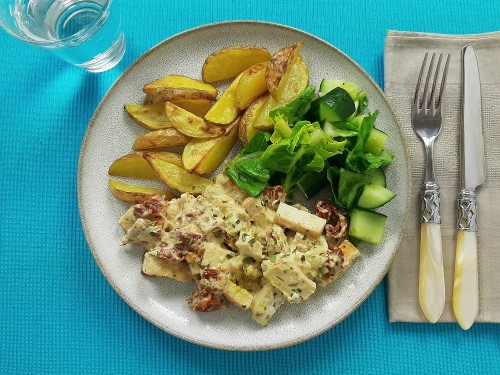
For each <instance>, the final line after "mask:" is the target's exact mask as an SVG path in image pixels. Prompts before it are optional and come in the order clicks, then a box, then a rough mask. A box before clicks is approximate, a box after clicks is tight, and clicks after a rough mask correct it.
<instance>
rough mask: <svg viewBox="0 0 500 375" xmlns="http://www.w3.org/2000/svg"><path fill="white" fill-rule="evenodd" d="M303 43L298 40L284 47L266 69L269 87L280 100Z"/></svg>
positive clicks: (272, 93)
mask: <svg viewBox="0 0 500 375" xmlns="http://www.w3.org/2000/svg"><path fill="white" fill-rule="evenodd" d="M302 45H303V43H302V42H296V43H294V44H292V45H291V46H287V47H283V48H281V49H280V50H279V51H278V52H276V53H275V54H274V55H273V57H272V58H271V61H269V65H268V66H267V69H266V83H267V89H268V90H269V92H270V93H271V95H272V97H273V98H274V99H276V100H278V101H279V100H280V99H281V96H282V92H283V90H284V88H285V85H286V81H287V79H288V77H289V76H290V68H291V66H292V65H293V63H294V62H295V61H296V60H297V56H298V55H299V53H300V49H301V48H302Z"/></svg>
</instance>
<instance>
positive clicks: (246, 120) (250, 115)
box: [238, 94, 269, 146]
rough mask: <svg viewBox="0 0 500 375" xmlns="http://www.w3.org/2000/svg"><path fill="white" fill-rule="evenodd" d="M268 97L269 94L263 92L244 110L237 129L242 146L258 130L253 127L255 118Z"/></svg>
mask: <svg viewBox="0 0 500 375" xmlns="http://www.w3.org/2000/svg"><path fill="white" fill-rule="evenodd" d="M268 97H269V94H265V95H262V96H261V97H260V98H258V99H257V100H255V101H254V102H253V103H252V104H250V106H249V107H248V108H247V109H246V110H245V113H244V114H243V116H242V117H241V120H240V126H239V131H238V140H239V142H240V144H241V145H242V146H244V145H246V144H247V143H248V141H249V140H250V139H252V138H253V136H254V135H255V133H257V132H258V131H259V129H257V128H256V127H255V120H256V119H257V118H258V117H259V115H260V112H261V111H262V108H263V107H264V105H265V104H266V103H267V98H268Z"/></svg>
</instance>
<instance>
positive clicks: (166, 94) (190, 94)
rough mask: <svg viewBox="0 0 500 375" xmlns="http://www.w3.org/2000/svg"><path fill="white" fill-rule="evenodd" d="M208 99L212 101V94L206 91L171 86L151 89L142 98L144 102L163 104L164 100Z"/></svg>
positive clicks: (147, 103)
mask: <svg viewBox="0 0 500 375" xmlns="http://www.w3.org/2000/svg"><path fill="white" fill-rule="evenodd" d="M199 99H204V100H210V101H214V100H215V96H213V95H212V94H211V93H209V92H208V91H204V90H198V89H191V88H182V87H181V88H171V87H163V88H158V89H155V90H151V92H150V93H148V94H147V95H146V98H145V99H144V104H146V105H150V104H164V103H165V102H175V101H177V100H199Z"/></svg>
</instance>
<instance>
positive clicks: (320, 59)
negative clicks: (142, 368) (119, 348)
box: [78, 21, 410, 350]
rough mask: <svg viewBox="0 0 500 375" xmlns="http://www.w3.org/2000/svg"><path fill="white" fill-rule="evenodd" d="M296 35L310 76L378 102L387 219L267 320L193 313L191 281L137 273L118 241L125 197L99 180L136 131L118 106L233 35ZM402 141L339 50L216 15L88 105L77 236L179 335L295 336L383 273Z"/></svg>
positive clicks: (397, 226) (277, 42) (398, 219)
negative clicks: (325, 281)
mask: <svg viewBox="0 0 500 375" xmlns="http://www.w3.org/2000/svg"><path fill="white" fill-rule="evenodd" d="M298 40H302V41H303V42H304V46H303V49H302V55H303V57H304V60H305V61H306V63H307V65H308V67H309V70H310V76H311V80H310V83H311V84H313V85H315V86H316V87H318V86H319V83H320V82H321V79H322V78H323V77H338V78H342V79H345V80H348V81H353V82H356V83H358V85H359V86H360V87H361V88H362V89H364V90H366V92H367V94H368V98H369V110H370V111H373V110H375V109H379V110H380V115H379V118H378V120H377V126H378V127H379V128H381V129H382V130H384V131H385V132H387V133H388V134H389V141H388V144H387V148H388V149H389V150H391V151H392V152H393V153H394V154H395V161H394V164H393V165H392V166H390V167H389V169H388V170H387V180H388V187H389V188H390V189H391V190H393V191H395V192H396V193H397V194H398V195H397V198H396V199H394V200H393V201H391V202H390V204H388V205H386V207H385V208H384V210H383V211H384V212H385V213H386V214H387V215H388V217H389V218H388V221H387V229H386V231H385V236H384V240H383V243H382V244H380V245H377V246H370V245H367V244H363V245H361V246H360V251H361V256H360V257H359V258H358V260H357V261H356V262H355V264H354V265H353V267H352V268H351V269H350V270H349V271H348V272H347V273H346V274H345V276H343V277H342V278H340V279H339V280H337V281H336V282H334V283H333V284H331V285H329V286H328V287H327V288H320V289H319V290H318V292H317V293H316V294H314V295H313V296H312V297H311V298H310V299H309V300H307V301H306V302H305V303H304V304H301V305H290V304H286V305H284V306H283V307H282V308H281V309H280V310H279V311H278V312H277V314H276V315H275V316H274V318H273V319H272V320H271V322H270V323H269V325H268V326H266V327H261V326H259V325H258V324H256V323H255V322H254V321H253V320H252V319H251V314H250V312H249V311H240V310H238V309H237V308H233V307H230V308H228V309H227V310H223V311H215V312H210V313H199V312H193V311H191V310H190V308H189V307H188V305H187V304H186V299H187V298H188V297H189V296H190V295H191V293H192V291H193V290H194V288H195V286H194V284H191V285H186V284H182V283H179V282H176V281H174V280H166V279H155V278H148V277H144V276H142V275H141V273H140V269H141V259H142V251H141V250H140V249H139V248H135V247H128V246H125V247H124V246H121V245H120V239H121V237H122V235H123V233H122V230H121V228H119V226H118V225H117V220H118V219H119V218H120V216H121V215H122V214H123V213H124V212H125V211H126V210H127V208H128V205H127V204H125V203H123V202H120V201H118V200H117V199H116V198H115V197H114V196H113V195H112V194H111V193H110V192H109V190H108V186H107V184H108V173H107V171H108V167H109V166H110V165H111V163H112V162H113V161H114V160H115V159H117V158H118V157H120V156H122V155H124V154H127V153H129V152H130V151H131V147H132V143H133V140H134V138H135V137H136V136H137V135H138V134H140V133H142V132H144V129H142V128H141V127H140V126H138V125H136V124H134V123H133V122H132V121H131V120H130V119H129V118H128V116H127V115H126V113H125V111H124V110H123V106H124V104H125V103H141V102H142V100H143V98H144V94H143V93H142V87H143V85H144V84H145V83H147V82H150V81H152V80H154V79H157V78H159V77H162V76H165V75H168V74H183V75H187V76H191V77H194V78H200V77H201V67H202V64H203V62H204V60H205V58H206V57H207V56H208V55H209V54H210V53H211V52H213V51H215V50H217V49H220V48H222V47H226V46H229V45H233V44H253V45H261V46H264V47H266V48H268V49H269V50H270V51H271V52H274V51H276V50H278V49H279V48H281V47H283V46H285V45H287V44H291V43H293V42H295V41H298ZM408 170H409V168H408V161H407V151H406V146H405V143H404V140H403V137H402V134H401V132H400V128H399V126H398V123H397V121H396V119H395V116H394V113H393V112H392V110H391V108H390V106H389V104H388V102H387V100H386V98H385V97H384V95H383V93H382V91H381V90H380V88H379V87H378V86H377V85H376V84H375V82H374V81H373V80H372V79H371V78H370V77H369V76H368V74H367V73H365V72H364V71H363V70H362V69H361V68H360V67H359V66H358V65H357V64H356V63H355V62H354V61H352V60H351V59H350V58H349V57H348V56H346V55H345V54H343V53H342V52H340V51H339V50H337V49H336V48H335V47H333V46H331V45H330V44H328V43H326V42H324V41H322V40H320V39H318V38H316V37H314V36H312V35H310V34H307V33H304V32H302V31H299V30H296V29H292V28H289V27H284V26H281V25H276V24H270V23H262V22H247V21H242V22H225V23H217V24H212V25H207V26H203V27H199V28H196V29H193V30H189V31H186V32H183V33H181V34H178V35H176V36H173V37H171V38H169V39H167V40H165V41H164V42H162V43H160V44H159V45H157V46H155V47H154V48H152V49H151V50H150V51H148V52H147V53H145V54H144V55H143V56H141V57H140V58H139V59H138V60H137V61H136V62H135V63H134V64H132V65H131V66H130V67H129V68H128V69H127V70H126V71H125V72H124V73H123V74H122V75H121V77H120V78H119V79H118V80H117V81H116V83H115V84H114V85H113V86H112V87H111V89H110V90H109V92H108V93H107V94H106V96H105V97H104V98H103V100H102V101H101V103H100V104H99V106H98V108H97V110H96V111H95V114H94V116H93V117H92V120H91V121H90V124H89V127H88V129H87V132H86V134H85V138H84V140H83V144H82V147H81V153H80V160H79V166H78V201H79V206H80V213H81V220H82V225H83V229H84V232H85V236H86V238H87V241H88V244H89V246H90V249H91V251H92V254H93V256H94V258H95V260H96V262H97V264H98V265H99V267H100V269H101V270H102V272H103V274H104V276H105V277H106V279H107V280H108V282H109V283H110V284H111V285H112V286H113V288H114V289H115V290H116V292H117V293H118V294H119V295H120V296H121V297H122V298H123V299H124V300H125V301H126V302H127V303H128V304H129V305H130V306H131V307H132V308H133V309H134V310H135V311H137V313H139V314H140V315H142V316H143V317H144V318H145V319H147V320H148V321H150V322H151V323H153V324H154V325H156V326H157V327H159V328H161V329H162V330H164V331H166V332H168V333H170V334H172V335H175V336H177V337H180V338H182V339H185V340H187V341H190V342H193V343H196V344H200V345H204V346H209V347H214V348H220V349H229V350H265V349H273V348H279V347H284V346H289V345H292V344H296V343H299V342H302V341H305V340H308V339H310V338H312V337H314V336H317V335H319V334H320V333H322V332H324V331H325V330H327V329H329V328H331V327H333V326H335V325H336V324H338V323H339V322H341V321H342V320H343V319H344V318H346V317H347V316H348V315H349V314H351V313H352V312H353V311H354V310H355V309H356V308H357V307H358V306H359V305H360V304H361V303H362V302H363V301H364V300H365V299H366V298H367V297H368V296H369V295H370V293H371V292H372V291H373V290H374V289H375V287H376V286H377V285H378V284H379V283H380V281H381V280H382V278H383V277H384V275H385V274H386V272H387V270H388V268H389V266H390V264H391V262H392V259H393V257H394V255H395V253H396V250H397V246H398V244H399V242H400V239H401V236H402V231H403V228H404V223H405V219H406V215H407V211H408V197H409V188H410V187H409V175H408Z"/></svg>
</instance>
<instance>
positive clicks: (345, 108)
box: [316, 87, 356, 121]
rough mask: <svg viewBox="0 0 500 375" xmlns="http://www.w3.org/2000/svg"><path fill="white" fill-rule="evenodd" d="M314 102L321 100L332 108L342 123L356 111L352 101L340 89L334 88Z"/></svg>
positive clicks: (346, 93) (344, 91)
mask: <svg viewBox="0 0 500 375" xmlns="http://www.w3.org/2000/svg"><path fill="white" fill-rule="evenodd" d="M316 100H321V101H323V102H325V103H326V104H328V105H329V106H330V107H332V108H333V110H334V111H335V112H336V113H337V115H338V116H339V117H340V119H341V120H342V121H344V120H345V119H347V118H348V117H349V116H351V115H352V114H353V113H354V111H356V107H355V105H354V100H353V99H352V98H351V96H350V95H349V93H348V92H347V91H346V90H345V89H343V88H342V87H335V88H334V89H333V90H332V91H329V92H327V93H326V94H325V95H324V96H322V97H320V98H318V99H316Z"/></svg>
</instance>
